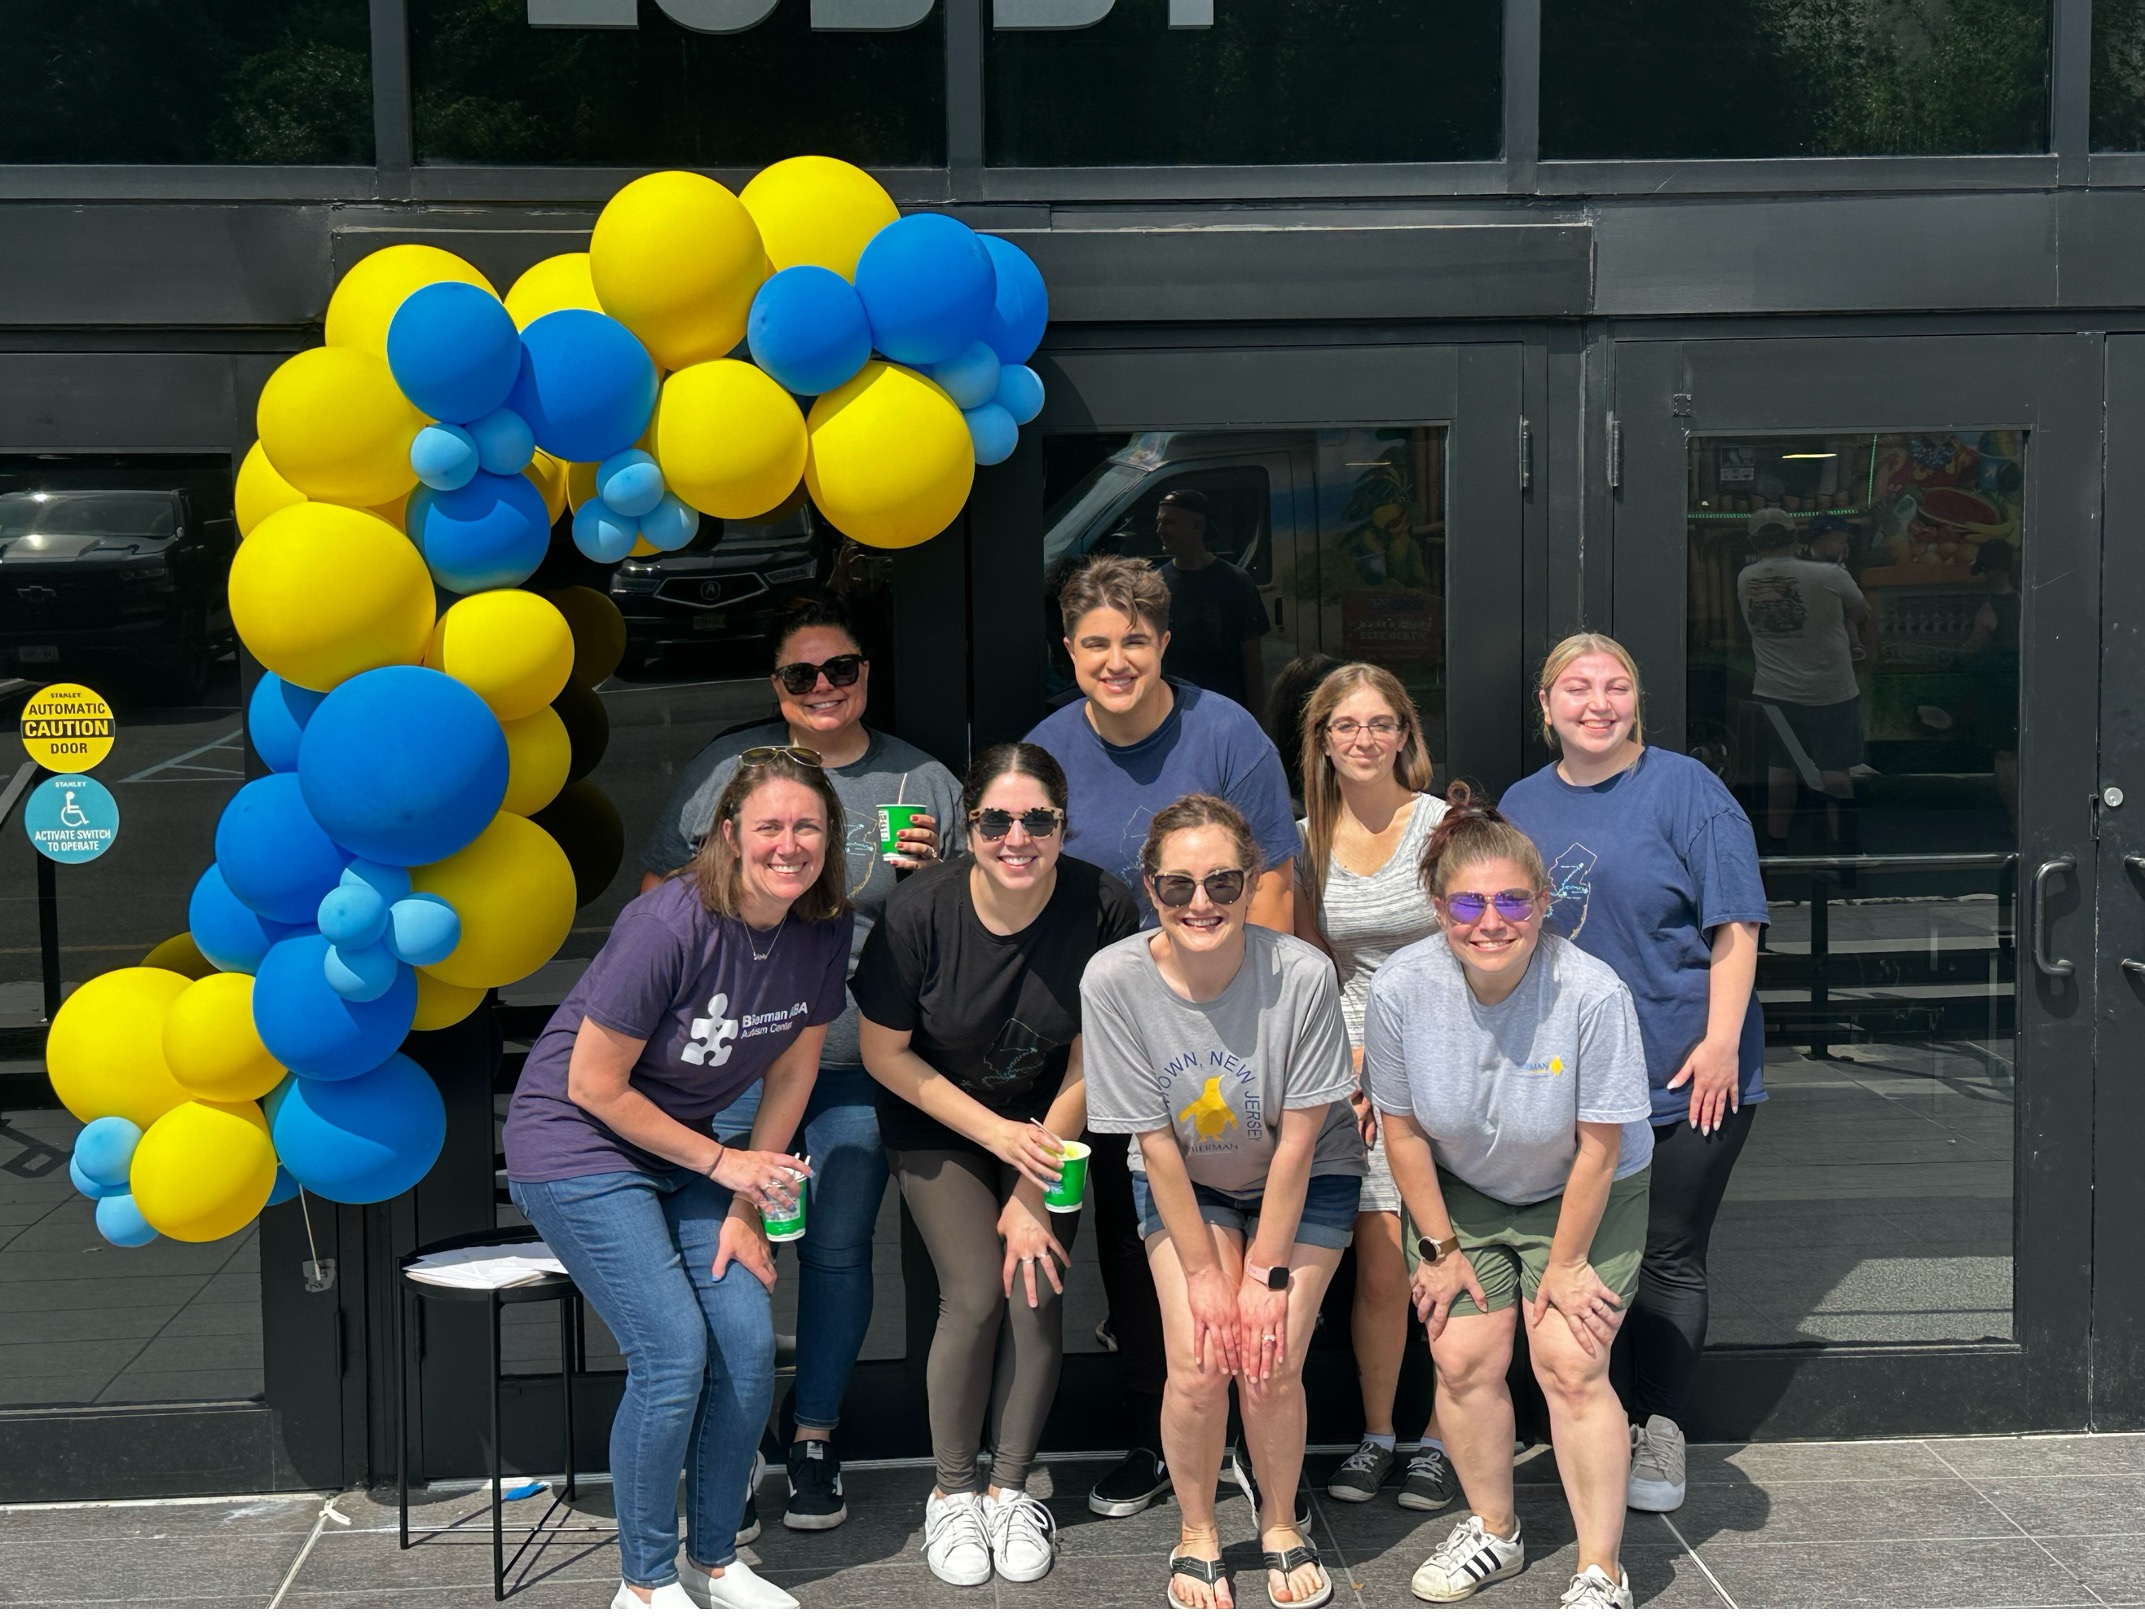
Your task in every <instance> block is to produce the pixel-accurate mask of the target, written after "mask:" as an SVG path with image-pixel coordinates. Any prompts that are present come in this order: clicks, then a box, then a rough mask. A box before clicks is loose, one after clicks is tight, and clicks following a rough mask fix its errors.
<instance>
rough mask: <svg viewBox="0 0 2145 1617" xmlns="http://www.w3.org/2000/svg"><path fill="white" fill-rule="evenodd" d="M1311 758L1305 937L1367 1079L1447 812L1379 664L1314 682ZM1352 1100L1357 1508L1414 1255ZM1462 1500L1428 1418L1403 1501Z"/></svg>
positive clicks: (1372, 1465) (1420, 930)
mask: <svg viewBox="0 0 2145 1617" xmlns="http://www.w3.org/2000/svg"><path fill="white" fill-rule="evenodd" d="M1302 756H1303V780H1304V818H1303V820H1302V822H1301V823H1300V825H1299V826H1298V828H1297V829H1298V830H1299V831H1300V832H1301V833H1302V836H1303V850H1304V857H1303V863H1302V864H1301V865H1299V866H1298V867H1297V877H1296V881H1297V888H1298V893H1297V903H1296V935H1297V936H1298V937H1300V938H1304V939H1306V940H1307V941H1309V942H1311V943H1315V944H1317V945H1318V946H1319V947H1320V948H1322V949H1324V950H1325V951H1326V953H1327V954H1329V955H1331V956H1332V957H1333V965H1334V969H1335V970H1336V971H1337V972H1339V974H1340V979H1341V1014H1342V1016H1343V1017H1344V1018H1345V1019H1346V1021H1347V1024H1348V1043H1349V1045H1350V1047H1351V1049H1352V1050H1353V1052H1354V1056H1355V1065H1356V1071H1357V1072H1358V1073H1359V1074H1360V1073H1361V1072H1362V1070H1363V1006H1364V1003H1365V1001H1366V1000H1368V998H1369V997H1370V980H1371V977H1372V976H1373V975H1374V974H1375V973H1376V971H1377V970H1378V968H1379V967H1380V966H1382V965H1384V964H1385V962H1386V961H1387V960H1388V959H1389V958H1390V957H1391V956H1392V953H1393V951H1394V950H1395V949H1398V948H1400V947H1402V946H1403V945H1405V944H1410V943H1414V942H1415V941H1417V940H1418V939H1420V938H1425V937H1428V936H1429V935H1430V934H1431V933H1432V932H1434V931H1436V930H1437V917H1436V915H1435V914H1433V913H1432V911H1431V908H1430V900H1429V896H1428V895H1427V894H1425V893H1424V891H1423V884H1422V877H1421V875H1420V873H1419V869H1418V867H1419V866H1420V864H1421V862H1422V851H1423V846H1424V844H1425V843H1426V842H1428V841H1429V838H1430V833H1431V832H1432V831H1433V830H1435V829H1436V828H1437V823H1438V821H1439V820H1441V819H1442V818H1444V814H1445V800H1444V799H1443V798H1441V797H1437V796H1434V795H1432V793H1431V791H1430V749H1429V747H1428V746H1427V745H1426V744H1425V742H1424V739H1423V732H1422V722H1421V720H1420V719H1418V718H1417V716H1416V712H1415V703H1414V702H1413V701H1412V700H1410V699H1409V696H1408V693H1407V690H1406V689H1405V688H1404V687H1403V686H1402V685H1401V683H1400V681H1399V680H1397V679H1395V678H1394V677H1393V676H1392V674H1390V673H1388V672H1387V671H1386V670H1385V669H1383V668H1380V667H1378V666H1376V665H1375V664H1373V663H1349V664H1347V665H1346V666H1344V667H1340V668H1336V669H1335V670H1334V671H1333V672H1332V673H1330V674H1328V675H1327V676H1326V677H1325V678H1324V679H1323V680H1321V681H1320V682H1319V684H1318V688H1317V689H1316V690H1314V691H1313V692H1312V693H1311V698H1310V701H1309V702H1308V703H1307V704H1306V706H1305V709H1304V729H1303V742H1302ZM1354 1105H1355V1111H1356V1123H1357V1126H1358V1127H1360V1128H1361V1129H1362V1131H1363V1140H1364V1143H1365V1145H1367V1146H1368V1147H1369V1163H1368V1166H1367V1168H1366V1169H1365V1171H1364V1174H1363V1200H1362V1204H1361V1206H1360V1207H1359V1209H1358V1210H1357V1213H1356V1224H1355V1237H1356V1238H1355V1255H1356V1270H1355V1281H1356V1284H1355V1300H1354V1303H1353V1304H1352V1306H1351V1308H1350V1312H1349V1339H1350V1341H1351V1342H1352V1344H1353V1345H1354V1348H1355V1360H1356V1380H1357V1383H1358V1385H1359V1386H1360V1387H1361V1390H1362V1396H1363V1437H1362V1440H1361V1441H1360V1442H1359V1443H1358V1444H1357V1445H1356V1450H1355V1452H1354V1453H1353V1454H1351V1455H1349V1456H1348V1458H1347V1459H1345V1460H1343V1461H1342V1462H1341V1463H1340V1465H1339V1467H1338V1468H1337V1469H1336V1470H1335V1471H1334V1473H1333V1476H1332V1477H1331V1479H1330V1480H1328V1482H1327V1483H1326V1492H1327V1493H1328V1494H1329V1495H1330V1496H1331V1497H1333V1498H1335V1499H1341V1500H1346V1501H1348V1502H1350V1503H1354V1504H1361V1503H1365V1502H1367V1501H1369V1500H1372V1499H1375V1498H1376V1497H1377V1496H1378V1490H1379V1489H1380V1488H1381V1487H1383V1486H1384V1485H1385V1482H1386V1480H1387V1478H1389V1477H1390V1476H1391V1475H1392V1474H1393V1472H1394V1471H1395V1470H1397V1469H1399V1468H1400V1464H1401V1462H1400V1456H1399V1453H1398V1444H1397V1440H1396V1435H1395V1433H1394V1430H1393V1398H1394V1394H1395V1393H1396V1392H1397V1390H1398V1389H1399V1385H1400V1359H1401V1355H1402V1353H1403V1352H1405V1351H1406V1348H1407V1339H1408V1261H1407V1258H1406V1256H1405V1252H1404V1249H1403V1247H1402V1245H1401V1234H1400V1190H1399V1187H1398V1186H1396V1185H1395V1184H1394V1183H1393V1174H1392V1170H1391V1168H1390V1167H1388V1166H1387V1163H1386V1155H1385V1141H1384V1140H1383V1138H1382V1137H1381V1136H1380V1134H1379V1131H1378V1114H1377V1112H1376V1111H1375V1110H1374V1109H1373V1108H1372V1106H1371V1105H1370V1102H1369V1101H1368V1100H1366V1099H1365V1098H1364V1095H1363V1091H1362V1089H1361V1088H1360V1086H1359V1087H1358V1088H1357V1090H1356V1093H1355V1096H1354ZM1453 1497H1454V1488H1453V1481H1452V1466H1451V1463H1450V1462H1449V1460H1448V1459H1447V1457H1446V1454H1445V1448H1444V1444H1443V1442H1442V1441H1441V1440H1440V1439H1439V1438H1438V1435H1437V1423H1436V1421H1435V1420H1434V1419H1433V1420H1432V1421H1431V1423H1430V1426H1429V1429H1428V1430H1426V1431H1425V1432H1424V1433H1423V1434H1422V1441H1421V1442H1420V1443H1419V1444H1418V1445H1417V1446H1416V1449H1415V1452H1414V1453H1413V1454H1412V1455H1410V1456H1409V1457H1408V1460H1407V1466H1406V1470H1405V1473H1404V1475H1403V1476H1402V1478H1401V1485H1400V1504H1401V1507H1402V1508H1403V1509H1406V1510H1443V1509H1444V1508H1445V1507H1446V1506H1447V1505H1449V1504H1451V1503H1452V1501H1453Z"/></svg>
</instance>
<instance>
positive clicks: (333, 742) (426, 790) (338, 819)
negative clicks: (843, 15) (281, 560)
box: [269, 664, 507, 921]
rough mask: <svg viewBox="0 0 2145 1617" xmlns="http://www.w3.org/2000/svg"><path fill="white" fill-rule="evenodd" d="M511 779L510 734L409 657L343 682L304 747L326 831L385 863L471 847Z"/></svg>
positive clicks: (456, 683)
mask: <svg viewBox="0 0 2145 1617" xmlns="http://www.w3.org/2000/svg"><path fill="white" fill-rule="evenodd" d="M269 778H270V779H272V780H274V779H282V778H284V777H281V776H270V777H269ZM506 778H507V756H506V734H505V732H504V731H502V730H501V729H500V728H499V721H498V720H497V719H495V718H493V717H492V712H491V709H490V708H488V707H486V706H485V705H484V701H483V698H481V697H480V696H478V695H477V693H476V692H475V691H473V690H471V689H470V688H469V687H468V686H467V685H464V684H463V683H462V682H461V681H460V680H458V679H451V678H449V677H448V676H447V675H445V674H442V673H440V672H439V671H438V670H437V669H432V668H418V667H415V666H412V665H410V664H398V665H396V666H393V667H389V668H375V669H373V670H372V671H371V672H370V673H364V674H359V675H357V676H356V677H354V678H352V679H346V680H344V681H343V682H342V684H340V685H338V686H336V687H335V689H334V690H332V691H330V692H329V693H328V699H327V700H326V701H325V702H322V703H321V704H320V711H319V712H317V713H315V714H314V715H313V722H312V723H311V724H309V725H307V726H306V727H305V740H304V742H303V743H302V744H301V745H300V746H299V748H298V780H299V781H300V782H301V783H302V784H303V786H304V789H305V800H306V802H307V803H309V804H311V805H312V808H313V812H314V814H315V815H316V816H319V817H320V819H321V823H322V824H324V825H325V826H327V827H328V834H329V835H331V836H333V837H334V838H335V840H336V841H337V842H339V843H341V844H342V846H344V847H345V848H348V849H349V850H350V851H351V852H352V853H354V854H356V855H357V856H358V857H359V858H361V859H373V860H377V861H379V862H380V863H381V864H384V865H403V866H408V865H429V864H431V863H432V862H433V861H434V860H437V859H444V858H446V857H447V855H449V854H450V853H456V852H459V851H460V850H461V849H463V848H465V847H467V846H468V845H469V844H470V843H471V842H473V841H474V840H475V839H476V836H477V833H478V832H480V831H482V830H483V829H484V828H485V827H486V826H487V825H490V824H491V823H492V816H493V815H495V814H497V813H498V812H499V805H500V803H501V802H502V801H503V800H504V799H505V797H506ZM342 866H343V862H342V861H340V860H338V861H337V863H336V867H335V880H336V881H340V880H341V879H342V874H343V870H342ZM330 885H333V884H332V883H331V884H330ZM324 891H325V889H323V892H324ZM314 905H315V908H316V909H317V907H318V905H319V899H318V898H316V899H315V900H314ZM306 919H307V920H309V921H311V920H315V919H316V916H315V914H314V913H313V912H312V911H308V912H307V914H306Z"/></svg>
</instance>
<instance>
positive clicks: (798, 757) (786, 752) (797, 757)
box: [737, 747, 820, 769]
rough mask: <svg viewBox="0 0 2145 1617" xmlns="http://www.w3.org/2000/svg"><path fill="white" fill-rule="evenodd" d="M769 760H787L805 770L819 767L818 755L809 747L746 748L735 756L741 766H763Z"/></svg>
mask: <svg viewBox="0 0 2145 1617" xmlns="http://www.w3.org/2000/svg"><path fill="white" fill-rule="evenodd" d="M771 758H787V759H788V760H789V761H790V762H791V763H793V764H802V765H804V767H805V768H807V769H817V768H819V767H820V762H819V754H818V753H816V752H814V751H813V750H812V749H811V748H810V747H747V748H746V749H745V750H744V751H743V752H741V753H739V754H738V755H737V761H738V763H739V764H740V765H743V764H764V763H766V762H767V761H768V760H769V759H771Z"/></svg>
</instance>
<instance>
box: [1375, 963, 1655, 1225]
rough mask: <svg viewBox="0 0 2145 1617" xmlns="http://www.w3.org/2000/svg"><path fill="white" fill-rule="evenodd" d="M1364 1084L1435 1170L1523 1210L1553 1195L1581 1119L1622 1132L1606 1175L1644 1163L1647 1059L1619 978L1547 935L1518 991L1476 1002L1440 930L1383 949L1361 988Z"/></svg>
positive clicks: (1649, 1134) (1623, 1175)
mask: <svg viewBox="0 0 2145 1617" xmlns="http://www.w3.org/2000/svg"><path fill="white" fill-rule="evenodd" d="M1363 1088H1364V1090H1365V1091H1366V1092H1367V1093H1368V1094H1369V1095H1370V1098H1371V1101H1372V1102H1373V1103H1374V1104H1375V1105H1376V1106H1377V1108H1378V1110H1379V1111H1381V1112H1394V1113H1403V1114H1408V1115H1412V1116H1413V1117H1414V1119H1415V1122H1416V1125H1417V1126H1418V1127H1419V1128H1421V1129H1422V1131H1423V1132H1424V1133H1425V1134H1427V1135H1429V1136H1430V1153H1431V1155H1432V1156H1433V1157H1435V1158H1436V1159H1437V1164H1438V1166H1439V1167H1441V1168H1443V1169H1444V1170H1445V1171H1446V1172H1448V1173H1450V1174H1452V1175H1454V1176H1455V1177H1457V1178H1458V1179H1460V1180H1461V1181H1462V1182H1463V1183H1465V1184H1468V1185H1471V1186H1473V1187H1474V1188H1475V1189H1476V1190H1479V1191H1481V1192H1482V1194H1483V1195H1485V1196H1494V1197H1495V1198H1496V1199H1497V1200H1498V1201H1501V1202H1508V1203H1511V1204H1512V1205H1514V1206H1522V1207H1523V1206H1527V1205H1530V1204H1532V1203H1534V1202H1542V1201H1547V1200H1548V1199H1549V1198H1550V1197H1552V1196H1556V1195H1560V1194H1562V1193H1563V1190H1564V1182H1565V1181H1566V1180H1567V1179H1569V1178H1570V1177H1571V1170H1572V1161H1573V1159H1574V1158H1575V1157H1577V1155H1578V1154H1579V1131H1578V1125H1579V1124H1581V1123H1621V1124H1623V1126H1624V1138H1623V1148H1622V1150H1621V1151H1619V1152H1618V1154H1617V1159H1616V1177H1617V1178H1619V1179H1628V1178H1629V1177H1630V1176H1631V1175H1632V1174H1635V1173H1637V1172H1638V1171H1639V1170H1640V1169H1641V1168H1643V1167H1645V1166H1646V1165H1647V1164H1648V1163H1649V1162H1651V1161H1652V1160H1653V1129H1652V1126H1651V1125H1650V1124H1649V1123H1648V1121H1647V1118H1648V1116H1649V1115H1650V1113H1651V1111H1652V1104H1651V1102H1650V1100H1649V1098H1648V1093H1647V1086H1646V1050H1645V1046H1644V1045H1643V1044H1641V1043H1640V1042H1639V1021H1638V1013H1637V1011H1635V1010H1634V1009H1633V1008H1632V1004H1631V991H1630V990H1629V989H1628V988H1626V987H1625V986H1624V984H1623V979H1621V978H1620V977H1618V976H1617V975H1616V973H1615V972H1613V971H1611V970H1610V969H1609V968H1608V967H1607V966H1605V965H1603V964H1602V963H1601V962H1600V961H1599V960H1596V959H1595V958H1594V957H1593V956H1592V955H1590V954H1588V953H1586V952H1585V951H1584V950H1583V949H1580V948H1578V947H1576V946H1575V945H1573V944H1569V943H1566V942H1565V941H1564V940H1563V939H1562V938H1559V937H1555V936H1552V935H1548V934H1545V935H1544V936H1543V937H1542V940H1541V941H1540V942H1539V943H1538V944H1536V945H1535V950H1534V958H1533V959H1532V960H1530V961H1529V962H1528V963H1527V974H1526V976H1525V977H1523V978H1521V979H1520V983H1519V986H1518V987H1516V988H1514V989H1513V990H1512V992H1511V993H1510V994H1508V995H1506V996H1505V997H1504V998H1503V999H1502V1000H1500V1001H1498V1002H1497V1003H1496V1004H1495V1005H1485V1004H1483V1003H1482V1002H1481V1001H1480V1000H1478V999H1476V998H1475V996H1474V994H1473V992H1472V991H1471V990H1469V988H1468V986H1467V979H1466V977H1465V976H1464V975H1463V974H1462V972H1461V969H1460V963H1459V961H1457V960H1455V959H1454V958H1453V956H1452V951H1451V950H1450V949H1448V948H1447V947H1446V945H1445V939H1444V937H1443V935H1442V934H1441V935H1439V936H1436V937H1429V938H1425V939H1423V940H1422V942H1420V943H1411V944H1409V945H1408V946H1407V947H1406V948H1404V949H1401V950H1398V951H1396V952H1395V953H1394V955H1393V958H1392V959H1390V960H1388V961H1387V962H1386V963H1385V965H1384V966H1382V967H1381V968H1380V969H1379V971H1378V975H1377V976H1376V977H1374V978H1373V979H1371V985H1370V1006H1369V1009H1368V1010H1367V1011H1366V1012H1365V1014H1364V1018H1363Z"/></svg>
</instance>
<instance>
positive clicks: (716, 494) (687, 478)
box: [655, 359, 967, 518]
mask: <svg viewBox="0 0 2145 1617" xmlns="http://www.w3.org/2000/svg"><path fill="white" fill-rule="evenodd" d="M955 419H956V420H958V419H959V418H958V416H956V418H955ZM962 431H963V432H966V431H967V428H966V427H965V426H964V427H963V428H962ZM808 448H809V445H808V444H807V442H806V440H805V433H804V414H803V412H802V411H800V410H799V409H798V408H797V401H796V400H795V399H793V398H791V397H790V396H789V394H787V393H786V392H784V391H783V390H782V384H781V383H779V382H777V381H776V380H775V379H774V378H773V377H771V376H769V375H768V374H767V373H766V372H765V371H763V370H761V369H760V368H759V366H757V365H748V364H746V363H745V362H744V361H743V360H738V359H716V360H710V361H709V362H708V363H707V364H705V365H692V366H688V367H687V368H686V369H684V370H682V371H680V372H678V373H677V375H675V376H673V377H672V378H671V379H670V380H669V381H667V382H665V383H664V384H663V392H662V397H661V398H660V400H659V401H658V402H657V405H656V417H655V458H656V459H657V460H658V461H660V462H662V466H663V481H664V482H665V483H666V484H667V485H668V486H669V488H670V492H671V493H673V494H675V495H677V497H678V498H679V499H681V500H683V501H684V502H685V503H686V504H687V505H689V506H692V507H693V508H694V509H695V510H697V511H705V512H706V513H707V514H708V515H709V516H711V517H734V518H742V517H749V516H754V515H756V514H758V513H759V512H761V511H764V510H766V509H767V508H768V507H769V506H770V505H773V504H774V503H775V502H776V501H777V500H779V499H781V498H782V496H783V495H785V494H787V493H788V492H789V491H790V490H791V489H793V488H795V487H796V486H797V478H798V476H799V474H801V473H802V472H803V471H804V461H805V455H806V452H807V450H808Z"/></svg>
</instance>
